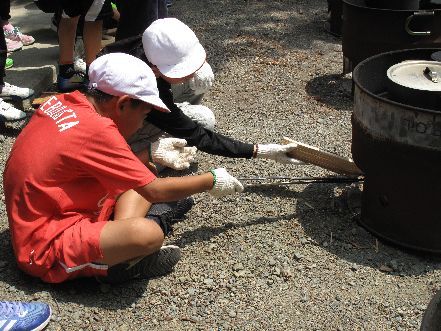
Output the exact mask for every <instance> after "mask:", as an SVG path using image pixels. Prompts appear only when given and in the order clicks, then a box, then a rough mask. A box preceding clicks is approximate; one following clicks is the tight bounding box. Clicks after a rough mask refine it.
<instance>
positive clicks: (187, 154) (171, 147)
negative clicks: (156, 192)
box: [150, 138, 197, 170]
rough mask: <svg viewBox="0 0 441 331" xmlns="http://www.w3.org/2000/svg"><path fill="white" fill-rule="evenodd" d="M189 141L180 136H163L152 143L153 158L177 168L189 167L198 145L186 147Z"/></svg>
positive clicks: (167, 165) (155, 160) (154, 160)
mask: <svg viewBox="0 0 441 331" xmlns="http://www.w3.org/2000/svg"><path fill="white" fill-rule="evenodd" d="M185 146H187V141H186V140H185V139H178V138H163V139H160V140H158V141H155V142H154V143H152V144H151V146H150V147H151V153H150V156H151V159H152V161H153V162H157V163H159V164H162V165H164V166H166V167H170V168H173V169H175V170H182V169H187V168H188V167H189V166H190V162H193V160H194V157H195V155H196V151H197V148H196V147H194V146H193V147H185Z"/></svg>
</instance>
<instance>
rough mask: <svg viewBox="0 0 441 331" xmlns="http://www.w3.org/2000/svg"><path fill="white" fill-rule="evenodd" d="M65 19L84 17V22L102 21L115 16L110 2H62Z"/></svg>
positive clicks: (99, 0)
mask: <svg viewBox="0 0 441 331" xmlns="http://www.w3.org/2000/svg"><path fill="white" fill-rule="evenodd" d="M60 4H61V8H62V10H63V14H62V16H63V17H64V18H68V17H77V16H84V21H86V22H95V21H101V20H104V19H106V18H110V17H112V16H113V9H112V4H111V2H110V0H60Z"/></svg>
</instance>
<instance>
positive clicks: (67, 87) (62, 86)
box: [57, 71, 87, 92]
mask: <svg viewBox="0 0 441 331" xmlns="http://www.w3.org/2000/svg"><path fill="white" fill-rule="evenodd" d="M86 83H87V79H86V75H85V74H84V72H81V71H71V72H69V73H68V74H67V75H66V76H62V75H58V76H57V87H58V91H59V92H71V91H73V90H78V89H82V88H84V87H85V85H86Z"/></svg>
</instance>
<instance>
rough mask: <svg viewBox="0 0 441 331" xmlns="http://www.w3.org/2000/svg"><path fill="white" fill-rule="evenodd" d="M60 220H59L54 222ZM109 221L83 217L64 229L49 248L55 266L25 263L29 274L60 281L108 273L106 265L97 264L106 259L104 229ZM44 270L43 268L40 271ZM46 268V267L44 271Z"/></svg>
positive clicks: (49, 281) (48, 280)
mask: <svg viewBox="0 0 441 331" xmlns="http://www.w3.org/2000/svg"><path fill="white" fill-rule="evenodd" d="M54 222H57V221H54ZM106 223H107V221H95V220H91V219H90V218H82V219H81V220H79V221H78V222H76V223H75V224H73V225H72V226H70V227H68V228H67V229H65V230H64V231H63V232H62V233H61V234H60V235H59V236H57V237H56V238H55V239H54V240H52V241H51V243H50V245H48V247H47V248H46V249H47V250H49V252H47V254H48V255H50V256H51V258H50V260H52V261H53V263H52V266H50V267H49V269H47V267H45V266H39V267H37V266H36V265H34V266H33V268H32V269H33V270H30V269H29V266H23V267H24V268H23V269H27V270H24V271H26V272H28V273H30V274H33V275H39V277H40V278H41V279H42V280H43V281H45V282H48V283H60V282H63V281H66V280H69V279H74V278H80V277H94V276H105V275H107V269H108V266H107V265H106V264H98V263H94V262H96V261H99V260H101V259H102V258H103V253H102V251H101V248H100V235H101V231H102V229H103V227H104V225H106ZM38 269H41V270H38ZM45 269H46V270H45Z"/></svg>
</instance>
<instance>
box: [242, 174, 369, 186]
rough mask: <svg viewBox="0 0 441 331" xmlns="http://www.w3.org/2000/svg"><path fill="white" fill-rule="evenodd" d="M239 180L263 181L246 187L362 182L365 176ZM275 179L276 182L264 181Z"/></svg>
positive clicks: (248, 179)
mask: <svg viewBox="0 0 441 331" xmlns="http://www.w3.org/2000/svg"><path fill="white" fill-rule="evenodd" d="M238 180H239V181H241V182H242V181H243V182H247V181H252V182H262V183H252V184H246V185H245V186H246V187H250V186H279V185H291V184H311V183H356V182H362V181H363V180H364V177H362V176H359V177H284V176H270V177H251V178H238ZM271 180H275V181H276V182H264V181H271Z"/></svg>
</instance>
